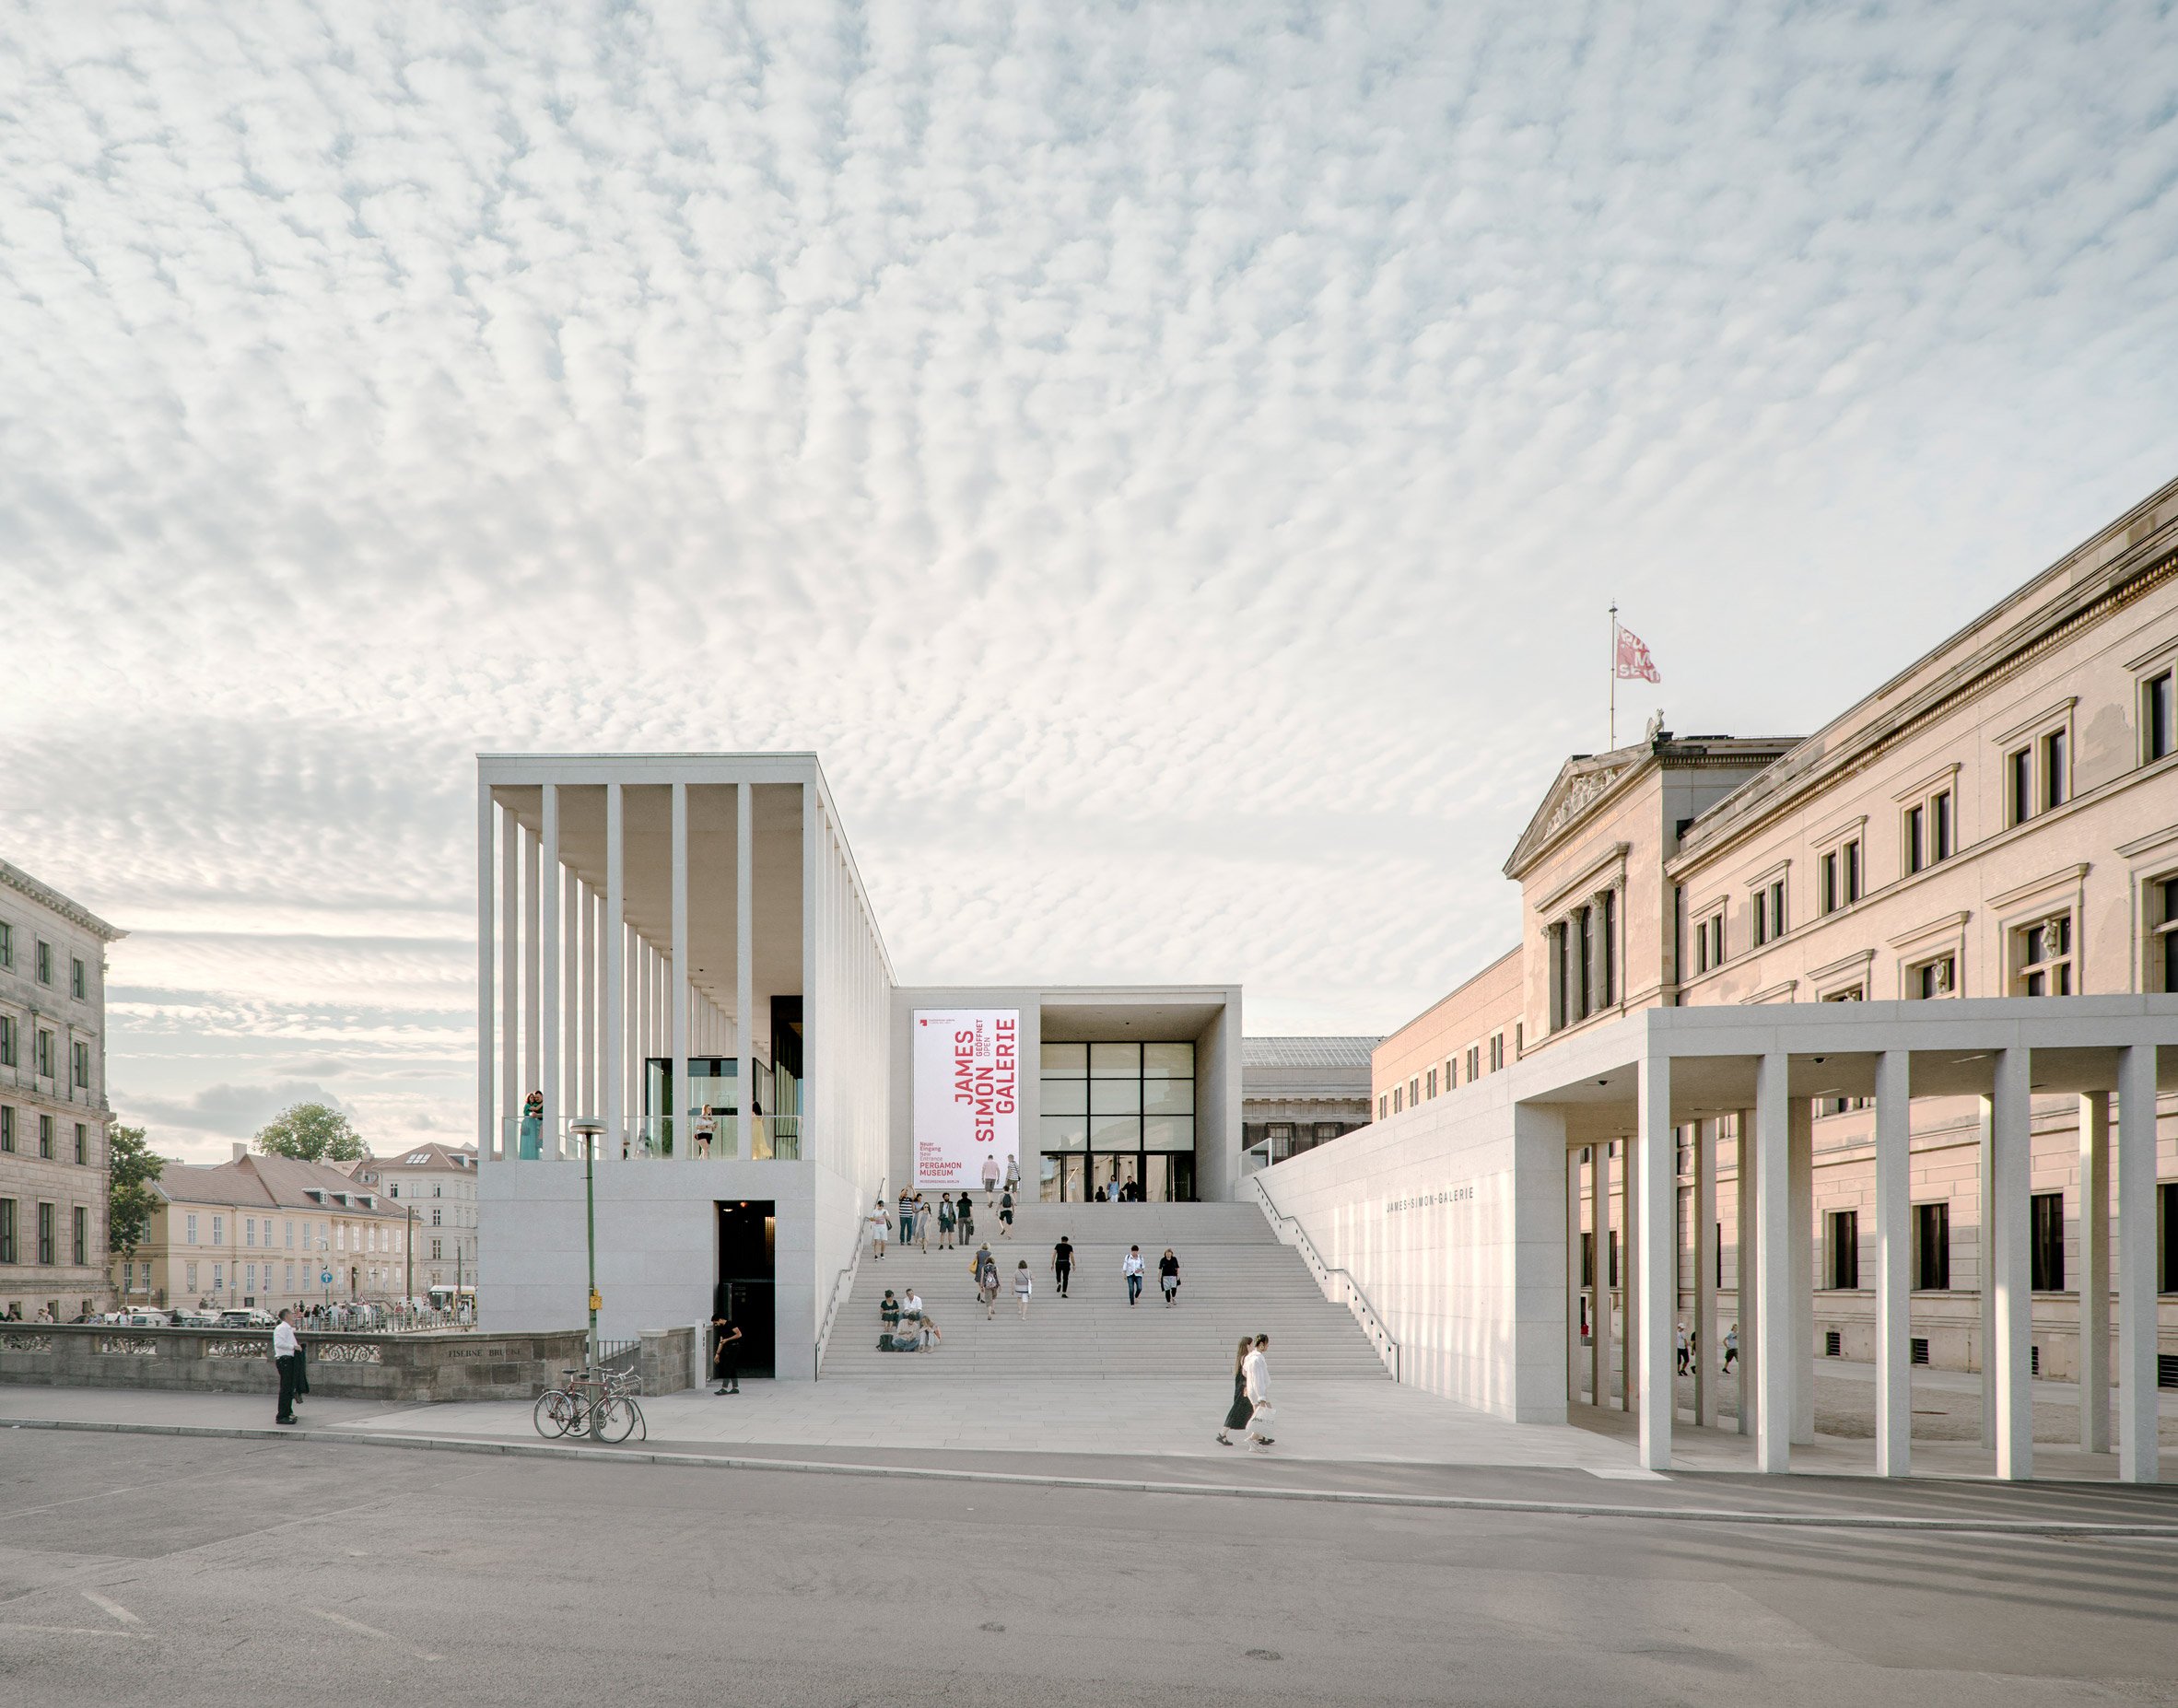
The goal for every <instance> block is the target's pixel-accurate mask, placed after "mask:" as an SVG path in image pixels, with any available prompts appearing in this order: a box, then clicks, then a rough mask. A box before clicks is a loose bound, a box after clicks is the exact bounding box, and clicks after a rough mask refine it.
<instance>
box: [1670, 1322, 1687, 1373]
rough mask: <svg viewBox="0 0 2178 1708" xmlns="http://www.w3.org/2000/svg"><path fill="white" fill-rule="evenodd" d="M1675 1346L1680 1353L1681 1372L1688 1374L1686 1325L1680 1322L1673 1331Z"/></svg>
mask: <svg viewBox="0 0 2178 1708" xmlns="http://www.w3.org/2000/svg"><path fill="white" fill-rule="evenodd" d="M1673 1334H1674V1339H1673V1342H1672V1344H1673V1347H1674V1350H1676V1351H1677V1352H1678V1354H1679V1374H1680V1375H1686V1325H1685V1324H1684V1323H1680V1325H1679V1327H1678V1328H1676V1329H1675V1330H1674V1331H1673Z"/></svg>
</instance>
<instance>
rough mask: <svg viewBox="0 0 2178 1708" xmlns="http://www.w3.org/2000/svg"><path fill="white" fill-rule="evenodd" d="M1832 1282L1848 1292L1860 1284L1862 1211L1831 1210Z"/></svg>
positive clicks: (1834, 1285)
mask: <svg viewBox="0 0 2178 1708" xmlns="http://www.w3.org/2000/svg"><path fill="white" fill-rule="evenodd" d="M1830 1284H1831V1285H1832V1286H1833V1287H1836V1288H1841V1289H1843V1290H1844V1291H1846V1292H1850V1291H1852V1290H1853V1289H1854V1288H1856V1287H1858V1286H1859V1285H1860V1212H1859V1211H1857V1210H1838V1211H1832V1212H1831V1218H1830Z"/></svg>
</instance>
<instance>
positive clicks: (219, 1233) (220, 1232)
mask: <svg viewBox="0 0 2178 1708" xmlns="http://www.w3.org/2000/svg"><path fill="white" fill-rule="evenodd" d="M212 1244H213V1245H215V1246H224V1245H226V1244H227V1218H226V1217H225V1216H214V1217H213V1218H212Z"/></svg>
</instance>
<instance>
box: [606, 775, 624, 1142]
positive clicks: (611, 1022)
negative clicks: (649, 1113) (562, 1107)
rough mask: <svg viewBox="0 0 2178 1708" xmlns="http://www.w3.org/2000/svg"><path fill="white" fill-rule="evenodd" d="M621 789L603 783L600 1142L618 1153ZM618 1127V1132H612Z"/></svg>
mask: <svg viewBox="0 0 2178 1708" xmlns="http://www.w3.org/2000/svg"><path fill="white" fill-rule="evenodd" d="M621 807H622V801H621V789H620V785H619V784H618V783H607V784H606V785H605V910H604V937H605V1026H606V1032H605V1036H606V1038H607V1039H608V1040H609V1047H608V1048H607V1049H606V1050H605V1052H604V1057H605V1119H606V1121H607V1123H608V1125H607V1128H606V1131H605V1143H604V1144H603V1146H602V1147H601V1148H602V1149H603V1153H604V1154H605V1155H607V1156H618V1155H619V1154H620V1147H619V1145H618V1144H616V1143H615V1142H614V1141H615V1139H617V1138H618V1136H619V1133H620V1132H623V1131H625V1130H626V1127H625V1122H626V1119H627V926H626V918H627V878H626V871H625V862H626V850H625V848H624V847H623V832H624V829H625V826H624V825H623V824H622V814H621ZM615 1129H617V1130H615Z"/></svg>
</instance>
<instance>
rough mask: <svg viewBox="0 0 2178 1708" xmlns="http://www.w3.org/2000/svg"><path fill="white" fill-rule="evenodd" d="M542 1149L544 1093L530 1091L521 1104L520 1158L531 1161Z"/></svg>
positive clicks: (541, 1152) (542, 1151) (533, 1160)
mask: <svg viewBox="0 0 2178 1708" xmlns="http://www.w3.org/2000/svg"><path fill="white" fill-rule="evenodd" d="M543 1153H544V1093H543V1092H541V1091H533V1092H532V1093H531V1094H529V1095H528V1096H527V1097H526V1098H524V1099H523V1100H522V1106H521V1160H522V1161H523V1162H525V1163H533V1162H535V1161H536V1160H537V1158H538V1157H539V1156H540V1155H542V1154H543Z"/></svg>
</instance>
